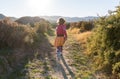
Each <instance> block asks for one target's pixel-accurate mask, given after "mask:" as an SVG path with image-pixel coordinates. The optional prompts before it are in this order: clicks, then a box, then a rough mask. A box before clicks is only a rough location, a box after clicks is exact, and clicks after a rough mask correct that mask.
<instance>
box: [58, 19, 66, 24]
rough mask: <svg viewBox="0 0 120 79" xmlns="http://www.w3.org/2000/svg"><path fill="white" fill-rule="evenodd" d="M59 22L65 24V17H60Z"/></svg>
mask: <svg viewBox="0 0 120 79" xmlns="http://www.w3.org/2000/svg"><path fill="white" fill-rule="evenodd" d="M57 23H58V24H60V25H61V24H64V23H65V20H64V19H63V18H59V19H58V20H57Z"/></svg>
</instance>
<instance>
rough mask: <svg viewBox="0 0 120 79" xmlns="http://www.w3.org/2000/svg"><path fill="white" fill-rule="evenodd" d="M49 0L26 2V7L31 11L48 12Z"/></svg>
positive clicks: (29, 0)
mask: <svg viewBox="0 0 120 79" xmlns="http://www.w3.org/2000/svg"><path fill="white" fill-rule="evenodd" d="M50 5H51V0H28V6H29V7H30V8H31V9H33V10H39V11H43V10H49V8H50Z"/></svg>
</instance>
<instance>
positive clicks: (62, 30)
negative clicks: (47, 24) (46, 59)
mask: <svg viewBox="0 0 120 79" xmlns="http://www.w3.org/2000/svg"><path fill="white" fill-rule="evenodd" d="M57 23H58V26H57V27H56V39H55V47H56V53H57V56H58V59H60V56H61V55H62V50H63V45H64V43H65V41H66V40H67V33H66V26H65V25H64V23H65V20H64V19H63V18H59V19H58V21H57Z"/></svg>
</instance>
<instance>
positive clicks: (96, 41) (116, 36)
mask: <svg viewBox="0 0 120 79" xmlns="http://www.w3.org/2000/svg"><path fill="white" fill-rule="evenodd" d="M119 12H120V7H118V8H117V10H116V11H115V12H114V13H112V14H111V15H109V16H107V17H101V18H100V19H99V20H98V21H96V23H95V26H96V27H95V29H94V32H93V34H92V36H91V38H90V39H89V41H88V45H87V50H88V52H89V54H90V56H91V58H92V63H93V68H94V70H96V71H100V72H102V73H105V74H107V75H111V74H116V75H118V74H120V71H119V69H120V64H118V63H120V13H119ZM112 72H113V73H112ZM119 77H120V75H119Z"/></svg>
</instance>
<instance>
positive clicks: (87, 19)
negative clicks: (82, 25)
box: [40, 16, 98, 22]
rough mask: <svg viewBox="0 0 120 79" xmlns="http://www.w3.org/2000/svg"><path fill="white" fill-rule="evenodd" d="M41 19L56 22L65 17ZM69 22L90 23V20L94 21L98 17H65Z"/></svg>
mask: <svg viewBox="0 0 120 79" xmlns="http://www.w3.org/2000/svg"><path fill="white" fill-rule="evenodd" d="M40 17H41V18H44V19H46V20H48V21H50V22H56V20H57V19H58V18H59V17H63V16H40ZM63 18H65V20H66V21H67V22H78V21H89V20H94V19H97V18H98V17H96V16H88V17H63Z"/></svg>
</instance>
